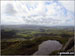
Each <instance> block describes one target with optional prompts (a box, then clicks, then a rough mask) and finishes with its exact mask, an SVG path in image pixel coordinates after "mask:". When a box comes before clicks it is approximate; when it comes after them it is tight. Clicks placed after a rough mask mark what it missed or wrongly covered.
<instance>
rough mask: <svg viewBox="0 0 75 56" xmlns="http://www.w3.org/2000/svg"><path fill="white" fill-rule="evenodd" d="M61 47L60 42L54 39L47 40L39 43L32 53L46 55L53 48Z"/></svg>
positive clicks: (53, 49)
mask: <svg viewBox="0 0 75 56" xmlns="http://www.w3.org/2000/svg"><path fill="white" fill-rule="evenodd" d="M61 48H62V44H61V43H60V42H59V41H56V40H47V41H44V42H42V43H41V44H40V45H39V48H38V51H36V52H35V53H34V55H48V54H50V53H51V52H53V51H55V50H59V49H61Z"/></svg>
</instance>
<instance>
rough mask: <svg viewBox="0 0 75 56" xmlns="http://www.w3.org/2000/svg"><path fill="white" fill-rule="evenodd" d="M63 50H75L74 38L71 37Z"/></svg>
mask: <svg viewBox="0 0 75 56" xmlns="http://www.w3.org/2000/svg"><path fill="white" fill-rule="evenodd" d="M62 50H63V51H74V38H69V40H68V42H67V43H66V44H65V46H64V47H63V48H62Z"/></svg>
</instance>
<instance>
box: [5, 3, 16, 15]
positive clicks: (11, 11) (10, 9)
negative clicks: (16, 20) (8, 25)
mask: <svg viewBox="0 0 75 56" xmlns="http://www.w3.org/2000/svg"><path fill="white" fill-rule="evenodd" d="M5 13H6V14H7V15H15V14H16V10H15V9H14V7H13V5H12V4H7V5H6V8H5Z"/></svg>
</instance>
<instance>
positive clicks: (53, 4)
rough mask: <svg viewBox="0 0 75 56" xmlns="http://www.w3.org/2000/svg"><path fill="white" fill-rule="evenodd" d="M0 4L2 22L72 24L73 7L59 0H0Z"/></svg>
mask: <svg viewBox="0 0 75 56" xmlns="http://www.w3.org/2000/svg"><path fill="white" fill-rule="evenodd" d="M3 2H4V3H5V5H4V3H3ZM65 3H66V2H65ZM1 4H2V6H1V9H3V10H2V11H1V18H2V19H1V21H2V24H34V25H46V26H47V25H48V26H52V25H74V12H73V11H72V9H73V8H71V9H70V8H67V7H66V6H65V5H63V4H62V3H61V2H59V1H31V2H30V1H13V2H11V1H7V2H5V1H2V3H1ZM71 5H73V4H71ZM4 11H5V12H4ZM5 14H7V15H9V16H7V15H5ZM11 15H13V16H11Z"/></svg>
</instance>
